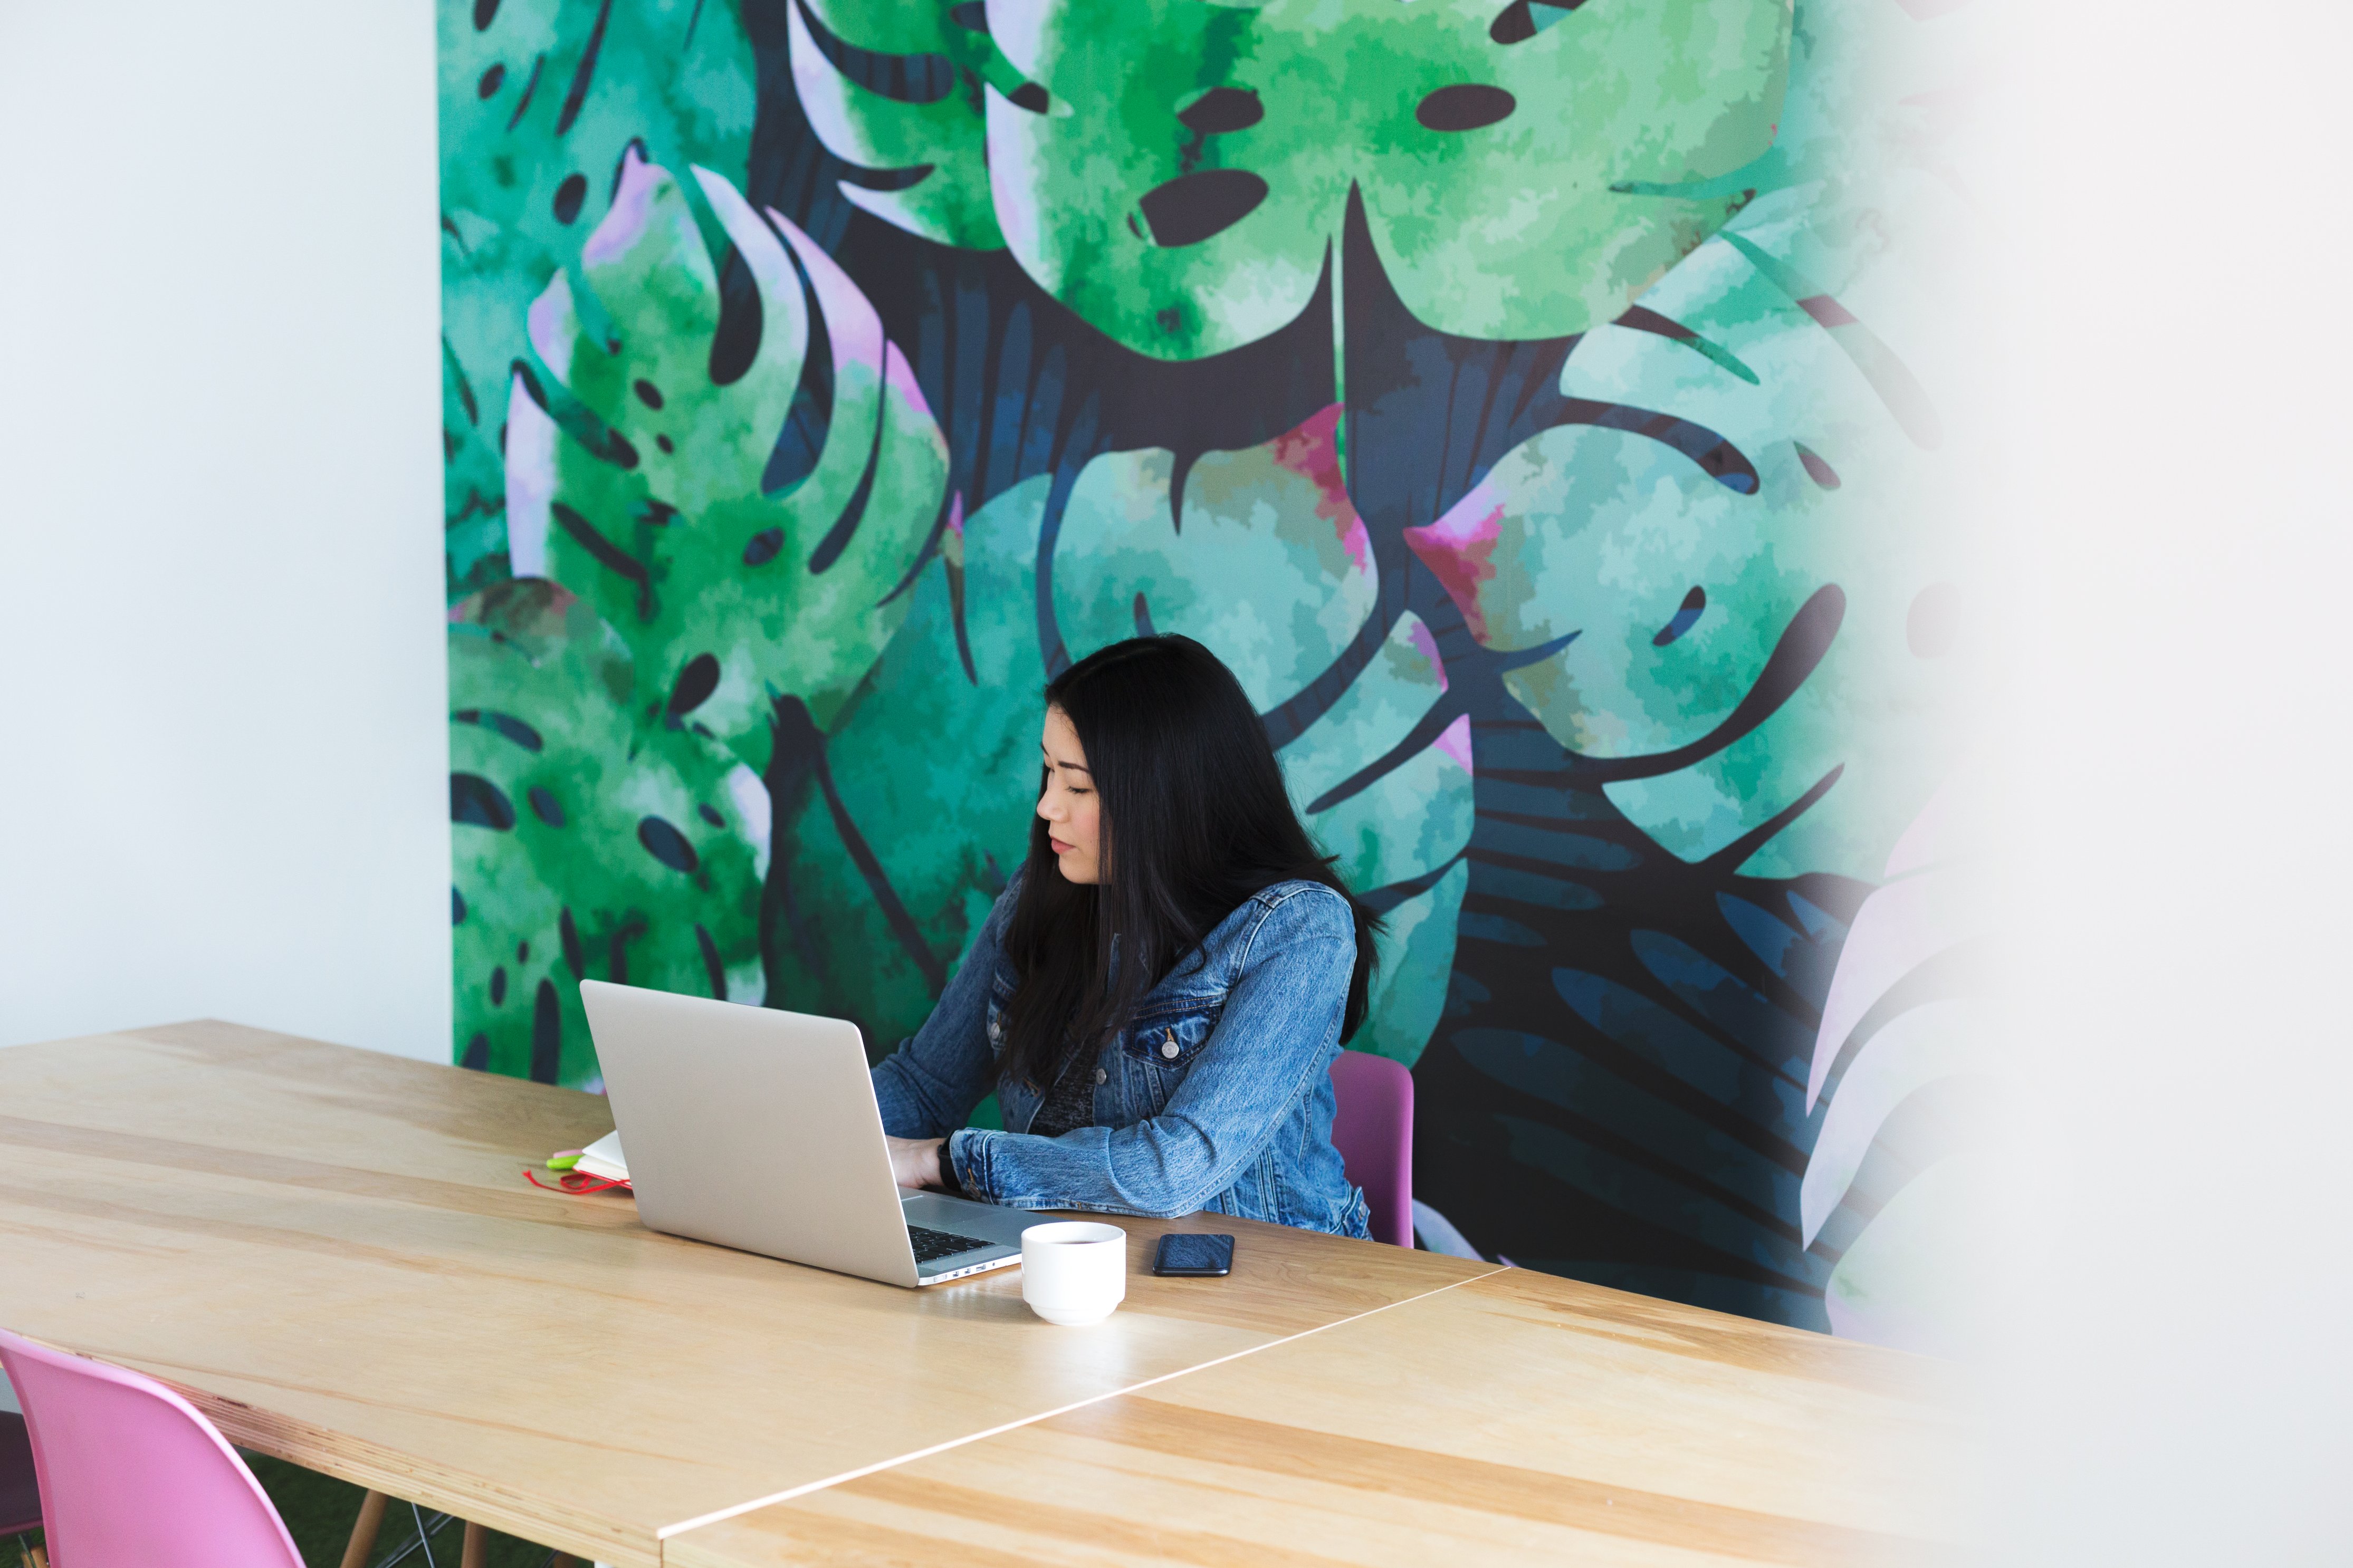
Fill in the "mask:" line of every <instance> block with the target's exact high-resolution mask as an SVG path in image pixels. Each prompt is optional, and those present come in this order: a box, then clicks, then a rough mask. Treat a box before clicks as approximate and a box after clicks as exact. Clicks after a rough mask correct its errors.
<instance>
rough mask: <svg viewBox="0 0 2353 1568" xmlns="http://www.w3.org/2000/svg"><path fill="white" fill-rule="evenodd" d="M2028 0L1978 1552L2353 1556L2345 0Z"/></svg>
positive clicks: (2016, 1555) (2021, 99) (2033, 1557)
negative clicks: (2005, 898) (1988, 1482)
mask: <svg viewBox="0 0 2353 1568" xmlns="http://www.w3.org/2000/svg"><path fill="white" fill-rule="evenodd" d="M2011 15H2012V16H2013V18H2015V32H2014V37H2013V39H2012V48H2013V50H2014V52H2015V56H2016V58H2017V66H2018V68H2017V72H2016V78H2015V79H2014V80H2013V81H2012V82H2011V83H2010V89H2009V91H2008V92H2007V93H2006V94H2005V95H2004V97H2003V100H2002V102H2001V106H2000V116H2001V120H2002V123H2003V124H2004V126H2005V127H2006V131H2007V134H2008V136H2009V137H2010V140H2011V145H2010V149H2009V157H2008V167H2009V170H2010V174H2012V176H2013V177H2012V178H2011V179H2010V180H2008V181H2006V182H2000V183H1996V184H1989V186H1986V187H1983V188H1984V189H1985V191H1986V194H1987V195H1988V196H1989V198H1990V199H1991V203H1992V205H1993V207H1994V211H1995V215H1996V217H1997V220H1998V221H2000V222H2001V223H2003V224H2005V225H2006V226H2007V228H2008V231H2009V233H2010V235H2012V236H2013V237H2015V238H2016V242H2017V247H2018V248H2017V254H2016V255H2015V256H2014V257H2013V258H2012V260H2011V267H2010V272H2011V276H2010V279H2009V281H2010V298H2009V300H2008V301H2007V306H2008V308H2007V310H2006V311H2005V312H2004V314H2003V318H2002V320H2001V321H2000V323H1999V326H1998V329H1997V330H1998V331H1999V332H2000V338H2001V349H2002V352H2004V353H2005V354H2006V355H2007V356H2008V359H2007V363H2006V364H2005V366H2004V369H2005V371H2006V372H2007V374H2008V375H2009V378H2010V384H2011V386H2012V388H2013V391H2014V402H2013V405H2012V413H2013V422H2012V425H2011V439H2012V447H2011V450H2010V455H2009V461H2010V467H2011V468H2012V469H2013V478H2014V479H2015V484H2014V487H2013V492H2012V509H2011V510H2010V512H2009V513H2008V515H2006V516H2005V517H2003V518H2001V519H2000V521H1999V522H1998V523H1997V526H2000V527H2005V528H2006V530H2007V532H2006V534H2005V541H2006V542H2007V544H2008V545H2009V550H2008V552H2007V558H2008V561H2009V563H2010V569H2011V574H2012V575H2013V577H2014V578H2015V579H2016V580H2017V581H2018V582H2019V583H2020V584H2021V593H2020V595H2019V602H2018V604H2017V605H2016V606H2015V607H2014V608H2015V612H2016V613H2015V616H2014V619H2013V621H2012V623H2011V624H2010V626H2009V627H2007V628H2006V630H2007V632H2008V633H2009V634H2010V639H2011V646H2012V647H2013V648H2014V650H2015V653H2016V656H2017V659H2018V668H2017V673H2016V676H2015V678H2014V682H2013V686H2012V689H2011V692H2010V700H2009V701H2008V702H2006V703H2005V704H2004V710H2005V711H2006V712H2007V713H2008V714H2010V722H2009V724H2008V725H2007V732H2006V734H2005V736H2004V738H2003V751H2004V757H2005V761H2006V762H2007V763H2008V765H2009V767H2010V773H2011V778H2010V790H2011V794H2012V797H2013V802H2014V806H2015V811H2016V818H2015V820H2014V821H2013V823H2012V825H2011V831H2010V844H2011V847H2012V848H2013V851H2014V853H2015V856H2016V858H2018V859H2019V860H2020V861H2021V863H2022V864H2025V865H2028V866H2031V867H2032V868H2033V869H2034V870H2035V872H2036V873H2037V883H2036V885H2035V886H2034V888H2033V889H2032V896H2031V897H2029V898H2026V899H2022V900H2017V901H2016V902H2015V903H2014V904H2013V906H2012V907H2013V909H2015V910H2017V913H2018V919H2017V921H2016V923H2015V925H2014V926H2013V929H2012V931H2011V935H2012V938H2013V940H2014V942H2015V944H2016V952H2017V953H2018V954H2019V955H2020V958H2021V970H2022V972H2023V975H2022V978H2023V980H2024V985H2023V986H2022V988H2021V997H2022V1002H2023V1006H2022V1008H2021V1036H2022V1039H2021V1049H2022V1050H2023V1051H2024V1052H2025V1053H2027V1056H2028V1059H2031V1060H2033V1061H2035V1062H2036V1063H2037V1064H2038V1068H2039V1072H2038V1077H2037V1079H2036V1085H2037V1089H2038V1090H2039V1093H2040V1101H2039V1104H2038V1106H2037V1107H2036V1109H2037V1110H2038V1111H2039V1112H2040V1121H2041V1127H2042V1136H2040V1137H2038V1138H2035V1139H2034V1140H2032V1141H2031V1142H2029V1143H2027V1144H2026V1145H2025V1146H2023V1147H2021V1150H2020V1151H2019V1152H2018V1153H2019V1158H2018V1161H2017V1172H2018V1175H2019V1178H2020V1182H2019V1184H2020V1189H2021V1190H2020V1192H2019V1194H2018V1198H2017V1202H2016V1204H2015V1205H2014V1208H2013V1216H2014V1221H2015V1225H2016V1228H2015V1229H2014V1230H2013V1231H2012V1232H2011V1234H2010V1236H2009V1237H2006V1246H2007V1251H2008V1258H2007V1272H2008V1273H2009V1275H2010V1278H2009V1279H2007V1280H2006V1281H2003V1282H2002V1283H2003V1284H2004V1285H2005V1286H2006V1287H2007V1289H2006V1290H2005V1296H2006V1299H2007V1300H2009V1301H2010V1303H2012V1304H2013V1305H2015V1306H2016V1307H2017V1308H2018V1309H2019V1310H2018V1312H2017V1315H2016V1318H2015V1321H2014V1323H2013V1332H2012V1336H2011V1337H2012V1344H2011V1346H2010V1355H2009V1357H2008V1358H2007V1359H2006V1360H2005V1362H2004V1363H2002V1364H2001V1365H2000V1368H1999V1373H2000V1375H1999V1377H1998V1378H1997V1379H1996V1380H1994V1382H1993V1383H1992V1384H1991V1389H1992V1392H1993V1393H1994V1394H1995V1396H1996V1397H1995V1399H1994V1402H1993V1413H1994V1415H1995V1417H1996V1422H1997V1425H1996V1433H1997V1441H1996V1443H1995V1445H1994V1467H1993V1468H1994V1475H1993V1485H1992V1495H1993V1496H1994V1498H1995V1499H1996V1500H1997V1506H1996V1508H1995V1509H1994V1510H1993V1511H1992V1514H1991V1517H1990V1519H1989V1538H1988V1540H1987V1541H1986V1542H1984V1550H1983V1554H1982V1558H1981V1560H1982V1561H1983V1562H1985V1563H1989V1564H1994V1563H1999V1564H2001V1565H2002V1568H2087V1565H2094V1564H2098V1565H2105V1564H2110V1563H2116V1564H2130V1565H2131V1568H2176V1565H2179V1568H2207V1565H2209V1564H2221V1563H2230V1564H2240V1563H2246V1564H2265V1565H2270V1564H2291V1563H2294V1564H2303V1563H2348V1562H2353V1514H2348V1510H2347V1509H2346V1507H2345V1503H2344V1496H2345V1494H2344V1493H2343V1492H2342V1491H2340V1490H2339V1488H2342V1487H2344V1486H2345V1485H2346V1484H2347V1480H2346V1478H2347V1475H2348V1471H2353V1414H2348V1413H2353V1334H2348V1332H2347V1327H2346V1325H2347V1318H2348V1303H2353V1224H2348V1216H2347V1205H2348V1194H2353V1138H2348V1134H2347V1119H2348V1106H2353V1026H2348V1016H2353V1015H2348V1005H2347V1001H2346V978H2345V976H2346V973H2347V968H2348V958H2347V951H2346V948H2347V937H2348V919H2347V915H2346V907H2345V900H2346V889H2347V888H2348V879H2353V805H2348V799H2347V790H2346V780H2347V777H2348V768H2353V734H2348V722H2347V720H2348V712H2353V702H2348V680H2349V679H2353V678H2348V645H2347V635H2346V624H2347V616H2346V613H2345V610H2344V602H2345V597H2346V593H2347V585H2348V581H2353V492H2348V488H2347V478H2346V471H2345V470H2346V463H2345V452H2346V443H2347V431H2348V428H2353V380H2348V375H2347V372H2346V369H2345V367H2346V365H2347V363H2348V359H2353V322H2348V316H2347V312H2346V308H2345V307H2346V299H2345V296H2346V291H2347V288H2348V281H2353V268H2348V265H2347V261H2346V255H2347V242H2348V239H2353V222H2348V205H2347V202H2346V200H2345V197H2344V176H2343V164H2344V157H2345V149H2346V148H2347V146H2348V143H2353V127H2348V120H2353V115H2348V100H2347V98H2346V93H2345V89H2344V83H2343V80H2342V76H2343V72H2342V62H2343V61H2344V59H2345V58H2346V56H2347V52H2348V49H2353V14H2348V11H2347V9H2346V8H2345V7H2344V6H2343V5H2328V4H2322V3H2320V0H2265V3H2263V4H2258V5H2242V6H2235V7H2232V8H2231V10H2230V11H2229V12H2228V14H2227V15H2225V14H2224V13H2222V12H2219V11H2215V10H2212V9H2211V8H2207V7H2194V8H2193V7H2191V6H2189V5H2178V4H2177V5H2160V6H2158V7H2155V8H2153V9H2146V10H2143V9H2135V10H2130V11H2127V10H2126V9H2125V8H2122V7H2118V6H2116V5H2105V4H2100V3H2098V0H2073V3H2072V4H2064V5H2039V6H2029V7H2024V8H2014V9H2013V10H2012V12H2011Z"/></svg>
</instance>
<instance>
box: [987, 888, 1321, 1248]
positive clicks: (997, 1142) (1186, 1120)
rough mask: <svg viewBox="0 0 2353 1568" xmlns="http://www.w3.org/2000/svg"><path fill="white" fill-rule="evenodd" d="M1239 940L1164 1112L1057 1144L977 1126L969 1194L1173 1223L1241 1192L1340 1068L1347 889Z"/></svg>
mask: <svg viewBox="0 0 2353 1568" xmlns="http://www.w3.org/2000/svg"><path fill="white" fill-rule="evenodd" d="M1234 945H1235V949H1236V956H1235V957H1234V958H1233V959H1232V960H1231V961H1230V962H1231V963H1232V965H1233V968H1232V972H1231V973H1232V981H1231V985H1230V988H1229V991H1228V993H1227V996H1226V1002H1225V1005H1224V1007H1223V1009H1222V1010H1221V1011H1220V1012H1219V1016H1218V1022H1217V1026H1216V1027H1215V1029H1214V1030H1213V1031H1212V1032H1211V1034H1210V1036H1209V1038H1208V1040H1207V1041H1206V1042H1205V1043H1204V1045H1203V1047H1202V1049H1201V1053H1200V1055H1199V1057H1198V1058H1197V1059H1196V1060H1195V1061H1194V1063H1193V1065H1192V1068H1191V1069H1190V1070H1189V1071H1187V1074H1186V1075H1185V1079H1184V1081H1183V1082H1182V1083H1180V1084H1178V1085H1177V1086H1176V1091H1175V1092H1174V1093H1173V1094H1172V1095H1170V1097H1169V1099H1168V1102H1167V1104H1166V1106H1165V1107H1164V1108H1163V1109H1162V1110H1161V1111H1160V1113H1159V1114H1158V1115H1156V1116H1154V1117H1151V1118H1149V1119H1147V1120H1145V1121H1138V1122H1136V1123H1134V1125H1133V1126H1128V1127H1119V1128H1109V1127H1082V1128H1078V1129H1076V1130H1074V1131H1070V1132H1066V1133H1064V1134H1062V1135H1061V1136H1060V1137H1059V1138H1040V1137H1033V1136H1029V1135H1027V1134H1022V1133H1015V1132H1000V1131H989V1130H983V1129H975V1128H966V1129H965V1130H964V1131H960V1132H957V1133H955V1135H954V1136H953V1137H951V1138H950V1139H949V1141H948V1146H947V1152H948V1154H949V1157H950V1158H951V1159H952V1160H953V1161H954V1163H955V1171H956V1174H957V1177H958V1179H959V1180H960V1181H961V1183H962V1184H963V1185H964V1188H965V1191H966V1192H968V1193H970V1194H972V1195H973V1196H974V1197H976V1198H980V1199H983V1200H985V1201H987V1202H989V1203H997V1204H1004V1205H1008V1206H1010V1207H1013V1208H1073V1209H1092V1210H1094V1211H1096V1212H1098V1213H1103V1214H1131V1215H1155V1216H1172V1215H1183V1214H1191V1213H1194V1212H1195V1211H1197V1210H1198V1209H1200V1208H1201V1207H1202V1206H1204V1205H1206V1204H1207V1203H1208V1201H1209V1200H1210V1199H1211V1198H1213V1197H1215V1196H1216V1195H1217V1194H1219V1193H1221V1192H1223V1191H1225V1190H1226V1189H1227V1188H1228V1187H1229V1186H1231V1185H1232V1184H1233V1183H1234V1181H1235V1179H1236V1177H1237V1176H1238V1175H1239V1174H1240V1173H1241V1172H1242V1171H1243V1170H1245V1169H1246V1168H1248V1166H1249V1165H1250V1163H1251V1162H1252V1161H1254V1160H1256V1159H1257V1158H1258V1157H1259V1155H1260V1153H1261V1152H1262V1151H1263V1149H1264V1148H1265V1146H1266V1144H1267V1142H1268V1141H1269V1140H1270V1139H1271V1138H1272V1137H1273V1135H1274V1133H1275V1131H1277V1129H1278V1128H1279V1127H1281V1125H1282V1121H1283V1120H1284V1118H1285V1116H1286V1115H1287V1114H1288V1113H1289V1111H1290V1110H1291V1109H1292V1107H1293V1105H1295V1104H1296V1103H1297V1102H1298V1101H1299V1100H1300V1098H1301V1097H1302V1096H1303V1095H1305V1094H1308V1093H1310V1092H1311V1091H1312V1090H1313V1089H1314V1081H1315V1075H1317V1074H1319V1073H1322V1072H1324V1071H1326V1070H1328V1068H1329V1066H1330V1062H1331V1058H1332V1051H1333V1048H1334V1047H1335V1045H1336V1043H1337V1042H1338V1040H1339V1037H1340V1023H1341V1018H1342V1016H1343V1014H1344V1013H1345V1010H1346V1006H1347V999H1348V981H1349V977H1350V975H1351V973H1353V972H1354V970H1355V967H1356V927H1355V922H1354V918H1353V916H1352V915H1351V913H1350V911H1349V910H1348V907H1347V905H1346V904H1345V902H1344V901H1342V900H1341V899H1340V898H1339V897H1338V896H1337V895H1336V894H1335V893H1333V892H1332V891H1331V890H1330V889H1325V888H1321V887H1310V888H1307V889H1303V890H1301V891H1298V892H1294V893H1292V894H1290V895H1289V896H1287V897H1285V898H1283V899H1282V900H1281V901H1280V902H1278V903H1276V904H1274V905H1273V907H1271V908H1269V909H1266V910H1265V911H1264V914H1263V915H1262V917H1261V919H1260V920H1259V921H1258V924H1257V927H1256V929H1255V930H1254V931H1252V932H1251V933H1250V937H1249V938H1248V940H1246V941H1244V942H1238V943H1236V944H1234ZM1104 1048H1105V1049H1106V1050H1109V1049H1112V1048H1113V1047H1111V1046H1106V1047H1104Z"/></svg>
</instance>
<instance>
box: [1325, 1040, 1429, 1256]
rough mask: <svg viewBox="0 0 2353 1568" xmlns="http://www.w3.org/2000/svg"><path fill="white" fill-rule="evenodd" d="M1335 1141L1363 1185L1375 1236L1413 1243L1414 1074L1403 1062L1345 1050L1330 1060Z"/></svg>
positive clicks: (1352, 1177) (1396, 1242)
mask: <svg viewBox="0 0 2353 1568" xmlns="http://www.w3.org/2000/svg"><path fill="white" fill-rule="evenodd" d="M1332 1092H1333V1094H1334V1095H1335V1097H1336V1098H1337V1099H1338V1100H1339V1107H1338V1109H1337V1110H1335V1111H1334V1112H1333V1115H1332V1146H1333V1147H1334V1148H1335V1149H1337V1150H1339V1151H1340V1159H1341V1162H1342V1163H1344V1164H1345V1165H1346V1166H1347V1168H1348V1180H1350V1181H1351V1182H1354V1183H1355V1184H1356V1185H1357V1186H1359V1187H1362V1188H1363V1189H1364V1190H1365V1202H1366V1205H1369V1206H1370V1207H1371V1209H1372V1211H1373V1212H1372V1225H1373V1239H1374V1240H1375V1241H1386V1242H1388V1243H1389V1244H1390V1245H1391V1246H1393V1247H1411V1246H1412V1245H1413V1074H1411V1073H1409V1072H1408V1071H1406V1069H1405V1064H1404V1063H1403V1062H1398V1061H1392V1060H1390V1059H1389V1058H1387V1057H1376V1056H1371V1055H1368V1054H1366V1052H1363V1051H1342V1052H1341V1053H1340V1059H1339V1060H1337V1061H1335V1062H1334V1063H1333V1064H1332Z"/></svg>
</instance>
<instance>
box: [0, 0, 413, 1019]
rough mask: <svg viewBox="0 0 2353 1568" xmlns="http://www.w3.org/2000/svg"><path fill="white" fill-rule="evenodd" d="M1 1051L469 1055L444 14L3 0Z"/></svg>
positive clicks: (147, 0) (377, 8) (398, 7)
mask: <svg viewBox="0 0 2353 1568" xmlns="http://www.w3.org/2000/svg"><path fill="white" fill-rule="evenodd" d="M0 148H5V155H0V1044H14V1043H21V1042H23V1041H26V1040H34V1039H46V1038H53V1037H58V1036H63V1035H71V1034H79V1033H86V1032H90V1031H94V1030H100V1029H105V1028H111V1027H116V1026H128V1025H136V1024H142V1023H154V1022H160V1021H163V1020H166V1019H175V1018H185V1017H191V1016H216V1017H224V1018H233V1019H237V1020H241V1021H244V1022H248V1023H253V1024H259V1025H266V1026H271V1027H275V1028H280V1029H287V1030H291V1031H296V1032H299V1033H302V1034H308V1035H313V1036H317V1037H322V1038H327V1039H333V1040H343V1041H347V1042H351V1043H353V1044H357V1045H364V1046H371V1047H377V1048H379V1049H383V1050H388V1051H397V1052H401V1053H403V1054H406V1055H414V1056H418V1057H427V1058H442V1059H446V1058H447V1055H448V1029H449V951H448V940H449V919H448V900H449V891H448V822H447V817H448V786H447V784H446V773H447V767H448V762H447V742H446V735H445V729H446V704H445V701H444V693H443V673H444V667H443V654H442V639H441V633H440V630H439V623H440V620H441V615H442V599H441V591H440V584H441V557H440V542H439V527H438V519H439V517H440V483H439V480H440V453H439V445H438V442H439V434H438V428H439V427H438V413H437V411H438V405H439V397H440V384H439V374H440V372H439V362H438V346H437V336H438V295H437V289H438V243H437V239H436V227H437V224H438V213H437V205H436V196H435V156H434V81H433V14H432V9H431V6H430V5H428V4H427V0H346V3H344V4H338V5H319V4H315V3H311V4H305V3H298V0H227V3H225V4H219V5H186V4H168V5H167V4H158V3H154V0H111V3H110V0H77V3H76V4H73V5H34V4H31V3H30V0H0Z"/></svg>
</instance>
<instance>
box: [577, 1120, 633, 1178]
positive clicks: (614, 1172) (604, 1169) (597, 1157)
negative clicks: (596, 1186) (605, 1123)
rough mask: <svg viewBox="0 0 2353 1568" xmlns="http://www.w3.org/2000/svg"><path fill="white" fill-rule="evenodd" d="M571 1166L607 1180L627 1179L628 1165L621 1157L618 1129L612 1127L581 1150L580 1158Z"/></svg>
mask: <svg viewBox="0 0 2353 1568" xmlns="http://www.w3.org/2000/svg"><path fill="white" fill-rule="evenodd" d="M572 1168H573V1169H574V1170H575V1171H586V1173H588V1174H590V1175H592V1176H599V1177H602V1178H603V1179H604V1180H606V1181H608V1182H626V1181H628V1179H629V1167H628V1165H627V1164H625V1163H623V1162H622V1159H621V1133H620V1130H619V1129H618V1128H616V1129H614V1130H613V1131H610V1132H607V1133H606V1134H605V1136H603V1137H602V1138H599V1139H597V1140H596V1142H594V1143H591V1144H589V1145H588V1147H586V1149H583V1150H581V1151H580V1159H579V1161H578V1162H577V1163H575V1164H574V1166H573V1167H572Z"/></svg>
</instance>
